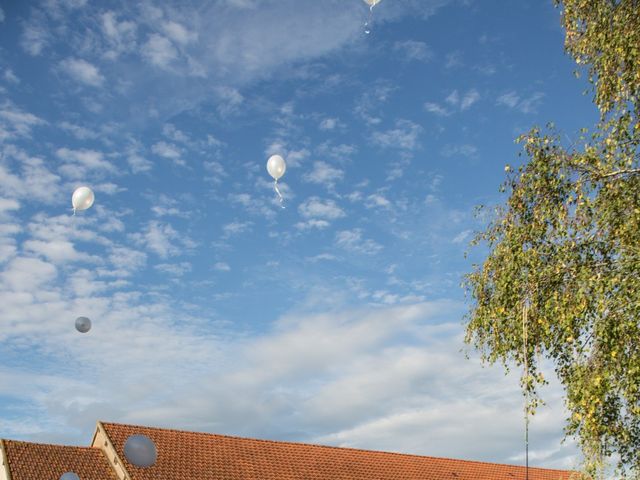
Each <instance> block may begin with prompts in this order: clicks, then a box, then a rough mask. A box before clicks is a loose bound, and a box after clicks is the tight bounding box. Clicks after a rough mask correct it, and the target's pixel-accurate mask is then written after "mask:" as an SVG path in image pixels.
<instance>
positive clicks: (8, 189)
mask: <svg viewBox="0 0 640 480" xmlns="http://www.w3.org/2000/svg"><path fill="white" fill-rule="evenodd" d="M3 153H4V155H6V158H14V159H16V160H17V161H18V162H19V165H20V167H21V168H20V171H19V172H14V171H11V170H9V169H8V167H5V166H4V165H2V164H0V187H2V190H3V191H4V193H5V194H7V195H10V196H11V197H13V198H19V199H24V200H26V201H29V202H33V201H43V202H49V203H50V202H52V201H55V199H56V197H57V195H58V192H59V184H58V182H59V180H60V177H59V176H58V175H55V174H54V173H52V172H50V171H49V170H48V169H47V167H46V166H45V162H44V160H42V159H41V158H38V157H32V156H29V155H27V154H26V153H25V152H23V151H22V150H19V149H17V148H15V147H11V146H7V147H6V148H5V149H4V151H3Z"/></svg>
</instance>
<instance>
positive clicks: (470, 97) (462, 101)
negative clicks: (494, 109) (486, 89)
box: [434, 88, 480, 113]
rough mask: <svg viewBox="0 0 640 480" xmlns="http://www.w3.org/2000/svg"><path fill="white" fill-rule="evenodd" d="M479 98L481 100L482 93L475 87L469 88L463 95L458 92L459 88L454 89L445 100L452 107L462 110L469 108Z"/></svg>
mask: <svg viewBox="0 0 640 480" xmlns="http://www.w3.org/2000/svg"><path fill="white" fill-rule="evenodd" d="M478 100H480V93H479V92H478V91H477V90H476V89H475V88H472V89H470V90H468V91H467V92H466V93H465V94H462V95H461V94H460V93H458V90H454V91H452V92H451V93H450V94H449V95H448V96H447V98H445V102H447V103H448V104H449V105H451V106H452V107H457V108H459V109H460V111H462V112H463V111H465V110H467V109H469V108H470V107H471V106H472V105H473V104H474V103H476V102H477V101H478ZM434 113H437V112H434Z"/></svg>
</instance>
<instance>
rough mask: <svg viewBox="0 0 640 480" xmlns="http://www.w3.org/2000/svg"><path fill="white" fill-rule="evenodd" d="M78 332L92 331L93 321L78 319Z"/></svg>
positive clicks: (85, 318) (84, 318) (83, 318)
mask: <svg viewBox="0 0 640 480" xmlns="http://www.w3.org/2000/svg"><path fill="white" fill-rule="evenodd" d="M76 330H78V331H79V332H80V333H87V332H88V331H89V330H91V320H89V319H88V318H87V317H78V318H76ZM65 480H66V479H65Z"/></svg>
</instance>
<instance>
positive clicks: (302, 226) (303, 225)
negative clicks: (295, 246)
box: [294, 218, 331, 230]
mask: <svg viewBox="0 0 640 480" xmlns="http://www.w3.org/2000/svg"><path fill="white" fill-rule="evenodd" d="M330 225H331V224H330V223H329V222H327V221H326V220H318V219H316V218H311V219H309V220H305V221H304V222H298V223H296V224H295V225H294V226H295V228H297V229H298V230H312V229H314V228H317V229H318V230H322V229H325V228H327V227H329V226H330Z"/></svg>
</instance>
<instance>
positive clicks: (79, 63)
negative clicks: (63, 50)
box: [60, 58, 104, 87]
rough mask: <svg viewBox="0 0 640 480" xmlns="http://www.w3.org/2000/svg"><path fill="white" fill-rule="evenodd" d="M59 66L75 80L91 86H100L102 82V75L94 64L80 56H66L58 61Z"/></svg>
mask: <svg viewBox="0 0 640 480" xmlns="http://www.w3.org/2000/svg"><path fill="white" fill-rule="evenodd" d="M60 68H61V69H62V70H63V71H64V72H65V73H66V74H67V75H69V76H70V77H71V78H73V79H74V80H76V81H77V82H80V83H84V84H85V85H89V86H92V87H100V86H102V84H103V83H104V76H102V74H101V73H100V70H99V69H98V67H96V66H95V65H93V64H91V63H89V62H87V61H86V60H82V59H80V58H67V59H65V60H63V61H61V62H60Z"/></svg>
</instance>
